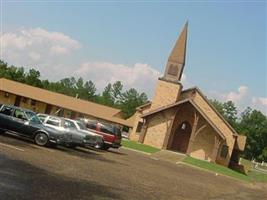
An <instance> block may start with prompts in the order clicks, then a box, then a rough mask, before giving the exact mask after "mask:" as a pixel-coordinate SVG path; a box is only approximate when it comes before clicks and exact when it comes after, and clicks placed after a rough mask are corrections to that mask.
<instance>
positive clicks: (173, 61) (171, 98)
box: [151, 22, 188, 110]
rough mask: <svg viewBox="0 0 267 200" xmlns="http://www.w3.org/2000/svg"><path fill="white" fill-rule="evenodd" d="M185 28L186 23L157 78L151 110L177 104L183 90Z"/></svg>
mask: <svg viewBox="0 0 267 200" xmlns="http://www.w3.org/2000/svg"><path fill="white" fill-rule="evenodd" d="M187 27H188V23H187V22H186V24H185V26H184V29H183V31H182V33H181V34H180V36H179V38H178V40H177V41H176V43H175V46H174V48H173V50H172V52H171V55H170V56H169V58H168V62H167V64H166V68H165V73H164V76H163V77H162V78H159V80H158V82H157V87H156V91H155V95H154V98H153V100H152V105H151V110H154V109H157V108H159V107H162V106H167V105H170V104H173V103H175V102H177V100H178V99H179V97H180V94H181V91H182V88H183V86H182V84H181V83H180V80H181V78H182V74H183V69H184V65H185V56H186V41H187Z"/></svg>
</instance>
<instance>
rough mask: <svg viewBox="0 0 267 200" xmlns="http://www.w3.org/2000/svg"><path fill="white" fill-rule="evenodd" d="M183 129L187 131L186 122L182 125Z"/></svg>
mask: <svg viewBox="0 0 267 200" xmlns="http://www.w3.org/2000/svg"><path fill="white" fill-rule="evenodd" d="M181 129H182V130H185V129H186V123H185V122H184V123H182V125H181Z"/></svg>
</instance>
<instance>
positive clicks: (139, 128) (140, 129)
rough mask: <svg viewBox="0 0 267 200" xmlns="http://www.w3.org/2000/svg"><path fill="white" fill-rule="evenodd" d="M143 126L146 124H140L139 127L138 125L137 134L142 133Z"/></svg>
mask: <svg viewBox="0 0 267 200" xmlns="http://www.w3.org/2000/svg"><path fill="white" fill-rule="evenodd" d="M143 124H144V123H143V122H138V125H137V128H136V132H137V133H141V131H142V127H143Z"/></svg>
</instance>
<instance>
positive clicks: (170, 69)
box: [162, 22, 188, 82]
mask: <svg viewBox="0 0 267 200" xmlns="http://www.w3.org/2000/svg"><path fill="white" fill-rule="evenodd" d="M187 29H188V22H186V24H185V26H184V28H183V31H182V33H181V34H180V36H179V38H178V39H177V41H176V44H175V46H174V48H173V50H172V52H171V54H170V56H169V59H168V62H167V65H166V68H165V73H164V76H163V78H162V79H163V80H168V81H173V82H179V81H180V80H181V78H182V74H183V69H184V65H185V57H186V42H187Z"/></svg>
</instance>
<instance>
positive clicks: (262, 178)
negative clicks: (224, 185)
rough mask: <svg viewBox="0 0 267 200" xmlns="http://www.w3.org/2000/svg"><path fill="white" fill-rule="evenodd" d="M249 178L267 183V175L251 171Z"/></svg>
mask: <svg viewBox="0 0 267 200" xmlns="http://www.w3.org/2000/svg"><path fill="white" fill-rule="evenodd" d="M248 176H249V177H250V179H251V180H253V181H257V182H266V183H267V174H264V173H261V172H257V171H251V172H249V173H248Z"/></svg>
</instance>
